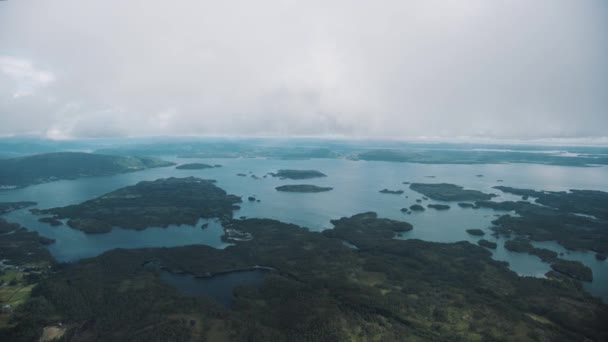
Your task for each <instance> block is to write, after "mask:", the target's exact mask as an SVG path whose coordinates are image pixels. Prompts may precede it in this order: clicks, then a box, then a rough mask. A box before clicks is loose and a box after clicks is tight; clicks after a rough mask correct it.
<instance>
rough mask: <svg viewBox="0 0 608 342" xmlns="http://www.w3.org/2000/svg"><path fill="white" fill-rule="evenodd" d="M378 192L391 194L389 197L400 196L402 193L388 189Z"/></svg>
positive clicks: (401, 191)
mask: <svg viewBox="0 0 608 342" xmlns="http://www.w3.org/2000/svg"><path fill="white" fill-rule="evenodd" d="M379 192H380V193H381V194H391V195H402V194H403V193H404V191H403V190H389V189H382V190H380V191H379Z"/></svg>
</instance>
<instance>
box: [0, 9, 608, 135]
mask: <svg viewBox="0 0 608 342" xmlns="http://www.w3.org/2000/svg"><path fill="white" fill-rule="evenodd" d="M607 132H608V1H605V0H534V1H530V0H420V1H408V0H397V1H389V0H377V1H368V0H366V1H358V0H324V1H320V0H307V1H296V0H259V1H250V0H249V1H248V0H243V1H237V0H226V1H206V0H180V1H157V0H146V1H140V0H132V1H124V0H104V1H82V0H53V1H43V0H7V1H0V136H7V135H8V136H10V135H30V134H32V135H40V136H43V137H48V138H52V139H66V138H81V137H121V136H156V135H163V136H166V135H245V136H332V137H336V136H338V137H379V138H396V139H400V138H402V139H413V138H431V139H432V138H438V139H441V138H464V139H466V138H471V139H473V138H496V139H543V138H547V139H561V138H563V139H570V138H571V139H591V140H593V139H606V136H608V133H607ZM606 141H608V140H606Z"/></svg>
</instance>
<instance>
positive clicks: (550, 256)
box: [505, 237, 593, 281]
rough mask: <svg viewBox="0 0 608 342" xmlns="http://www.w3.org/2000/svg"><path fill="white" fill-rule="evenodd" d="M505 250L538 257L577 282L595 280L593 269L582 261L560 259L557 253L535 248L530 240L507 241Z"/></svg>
mask: <svg viewBox="0 0 608 342" xmlns="http://www.w3.org/2000/svg"><path fill="white" fill-rule="evenodd" d="M505 248H506V249H507V250H510V251H512V252H518V253H528V254H531V255H536V256H537V257H539V258H540V259H541V260H542V261H544V262H546V263H549V264H551V268H552V269H553V270H554V271H556V272H558V273H560V274H562V275H565V276H568V277H571V278H574V279H576V280H583V281H592V280H593V272H592V271H591V269H590V268H589V267H587V266H585V265H583V264H582V263H581V262H580V261H571V260H564V259H560V258H558V254H557V253H556V252H554V251H552V250H549V249H546V248H538V247H534V245H532V243H531V242H530V240H528V239H526V238H522V237H516V238H515V239H513V240H507V241H506V242H505Z"/></svg>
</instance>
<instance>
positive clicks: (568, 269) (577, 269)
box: [551, 259, 593, 281]
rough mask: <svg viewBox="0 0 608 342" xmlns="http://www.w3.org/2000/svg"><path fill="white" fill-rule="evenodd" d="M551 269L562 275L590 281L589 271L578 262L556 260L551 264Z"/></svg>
mask: <svg viewBox="0 0 608 342" xmlns="http://www.w3.org/2000/svg"><path fill="white" fill-rule="evenodd" d="M551 268H552V269H553V270H554V271H556V272H558V273H561V274H563V275H566V276H568V277H571V278H574V279H576V280H582V281H592V280H593V273H592V272H591V269H590V268H589V267H587V266H585V265H583V264H581V263H580V262H579V261H573V260H563V259H557V260H555V261H554V262H553V263H552V264H551Z"/></svg>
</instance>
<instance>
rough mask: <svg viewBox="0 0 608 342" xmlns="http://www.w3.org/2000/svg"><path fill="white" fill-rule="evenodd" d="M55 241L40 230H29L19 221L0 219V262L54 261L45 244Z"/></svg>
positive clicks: (18, 264)
mask: <svg viewBox="0 0 608 342" xmlns="http://www.w3.org/2000/svg"><path fill="white" fill-rule="evenodd" d="M53 242H54V240H52V239H49V238H46V237H43V236H40V235H39V234H38V232H33V231H28V230H27V229H25V228H23V227H21V226H20V225H19V224H17V223H8V222H6V221H5V220H3V219H0V264H8V265H13V266H22V265H27V264H29V263H40V262H46V263H48V262H52V260H53V258H52V257H51V254H50V253H49V251H48V250H47V249H46V248H45V247H44V245H47V244H50V243H53ZM0 269H1V267H0Z"/></svg>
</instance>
